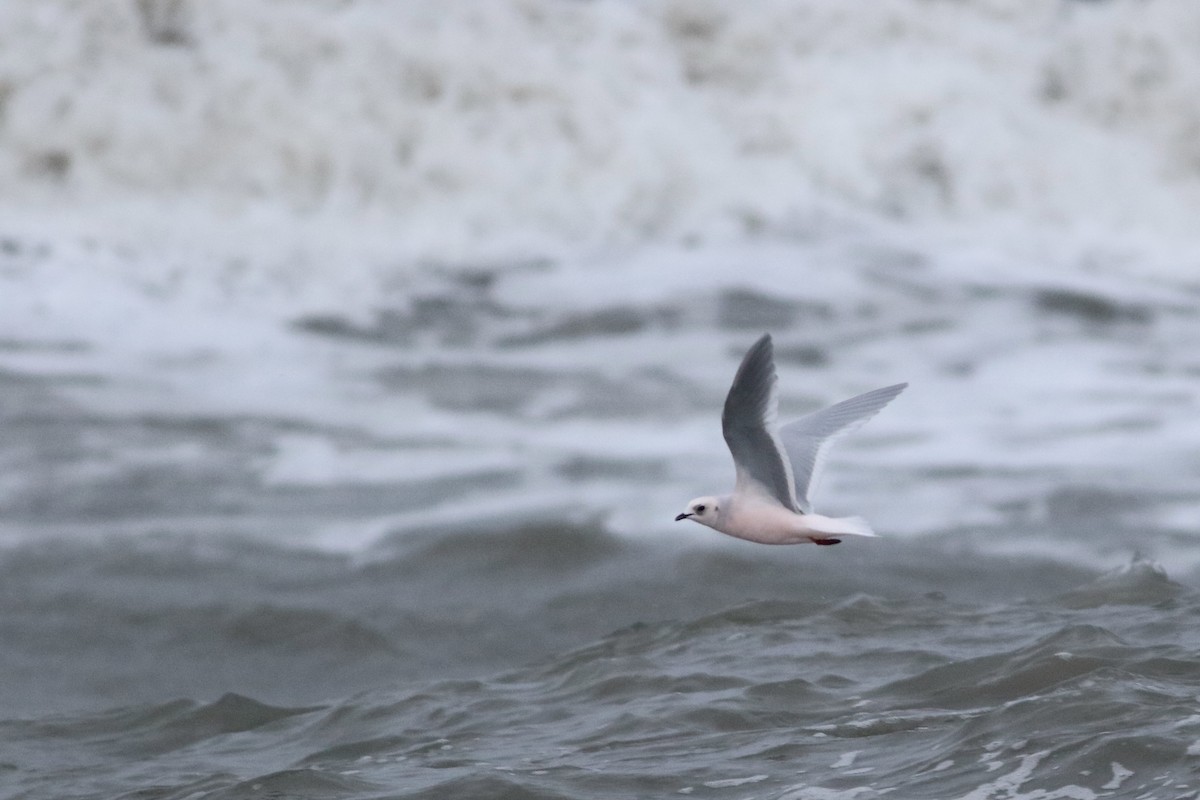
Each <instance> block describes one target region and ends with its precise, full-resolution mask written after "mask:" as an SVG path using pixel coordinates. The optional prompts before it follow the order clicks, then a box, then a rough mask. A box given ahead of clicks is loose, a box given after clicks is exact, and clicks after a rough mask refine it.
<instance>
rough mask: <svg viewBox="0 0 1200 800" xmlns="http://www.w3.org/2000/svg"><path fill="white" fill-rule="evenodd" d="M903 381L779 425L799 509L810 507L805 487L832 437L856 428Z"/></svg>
mask: <svg viewBox="0 0 1200 800" xmlns="http://www.w3.org/2000/svg"><path fill="white" fill-rule="evenodd" d="M906 386H908V384H907V383H897V384H895V385H894V386H885V387H883V388H882V389H875V390H873V391H870V392H866V393H865V394H860V395H858V396H857V397H851V398H850V399H849V400H843V401H842V402H840V403H835V404H834V405H831V406H830V407H829V408H823V409H821V410H820V411H814V412H813V413H811V414H809V415H808V416H805V417H801V418H800V419H798V420H796V421H795V422H789V423H788V424H787V425H784V426H783V427H782V428H780V429H779V437H780V439H782V440H783V446H784V449H785V450H787V456H788V460H790V461H791V466H792V475H793V476H794V480H795V492H796V504H797V506H798V507H799V508H800V510H801V511H803V512H805V513H809V512H811V511H812V503H811V502H810V501H809V499H808V494H809V491H811V489H812V488H814V487H815V486H816V481H817V478H818V477H819V475H820V471H821V466H822V463H823V462H824V460H825V453H826V452H827V451H828V450H829V444H830V442H832V441H833V440H834V439H836V438H838V437H839V436H842V435H844V434H847V433H849V432H850V431H853V430H855V429H857V428H858V427H859V426H861V425H862V424H863V423H865V422H866V421H867V420H869V419H870V418H871V417H873V416H875V415H876V414H878V413H879V411H880V409H882V408H883V407H884V406H886V405H887V404H888V403H890V402H892V400H893V399H895V397H896V395H898V394H900V392H902V391H904V388H905V387H906Z"/></svg>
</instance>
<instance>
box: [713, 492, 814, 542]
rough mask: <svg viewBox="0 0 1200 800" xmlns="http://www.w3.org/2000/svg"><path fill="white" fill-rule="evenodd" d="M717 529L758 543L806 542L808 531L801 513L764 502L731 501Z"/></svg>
mask: <svg viewBox="0 0 1200 800" xmlns="http://www.w3.org/2000/svg"><path fill="white" fill-rule="evenodd" d="M718 530H720V531H721V533H726V534H729V535H730V536H736V537H737V538H738V539H746V540H748V541H751V542H758V543H760V544H796V543H798V542H803V541H807V540H808V537H809V536H810V535H811V534H812V531H811V530H809V528H808V526H807V525H806V524H805V520H804V515H802V514H797V513H796V512H794V511H789V510H788V509H786V508H784V507H783V506H781V505H779V504H778V503H774V502H766V501H750V502H745V501H743V502H739V503H737V504H735V505H734V506H733V508H731V509H729V512H728V514H727V515H726V517H725V518H724V519H722V520H721V525H720V527H719V528H718Z"/></svg>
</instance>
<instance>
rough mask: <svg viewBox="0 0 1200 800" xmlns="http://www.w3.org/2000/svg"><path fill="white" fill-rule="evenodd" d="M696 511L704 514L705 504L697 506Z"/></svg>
mask: <svg viewBox="0 0 1200 800" xmlns="http://www.w3.org/2000/svg"><path fill="white" fill-rule="evenodd" d="M696 513H697V514H703V513H704V506H696Z"/></svg>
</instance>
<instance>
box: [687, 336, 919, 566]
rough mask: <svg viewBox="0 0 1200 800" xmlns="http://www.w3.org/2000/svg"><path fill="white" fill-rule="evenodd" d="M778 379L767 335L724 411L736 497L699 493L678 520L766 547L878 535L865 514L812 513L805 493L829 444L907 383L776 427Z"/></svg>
mask: <svg viewBox="0 0 1200 800" xmlns="http://www.w3.org/2000/svg"><path fill="white" fill-rule="evenodd" d="M775 383H776V377H775V360H774V357H773V347H772V345H771V335H770V334H769V333H768V334H763V336H762V338H761V339H759V340H758V341H757V342H755V343H754V346H753V347H751V348H750V350H749V351H748V352H747V353H746V356H745V357H744V358H743V359H742V365H741V366H740V367H738V371H737V374H736V375H734V377H733V385H732V386H730V387H729V394H728V395H727V396H726V397H725V410H724V412H723V413H722V414H721V431H722V433H724V434H725V443H726V444H727V445H729V452H730V453H732V454H733V464H734V467H735V468H736V469H737V479H736V481H735V483H734V485H733V494H726V495H722V496H720V497H697V498H696V499H695V500H693V501H692V502H690V503H688V507H687V511H685V512H683V513H682V514H680V515H679V516H677V517H675V521H676V522H679V521H680V520H682V519H690V520H692V521H694V522H699V523H700V524H701V525H707V526H708V527H710V528H712V529H714V530H717V531H720V532H721V533H725V534H728V535H730V536H736V537H737V538H739V539H747V540H749V541H751V542H761V543H762V544H801V543H804V542H813V543H814V544H826V545H828V544H838V543H839V542H841V541H842V540H841V537H843V536H874V535H875V532H874V531H872V530H871V527H870V526H869V525H868V524H867V522H866V520H864V519H863V518H862V517H825V516H822V515H820V514H814V513H813V512H812V504H811V503H810V502H809V499H808V493H809V491H810V490H811V488H812V487H813V485H814V484H815V483H816V478H817V474H818V473H819V471H820V469H821V462H822V461H823V460H824V457H825V453H826V451H827V450H828V449H829V444H830V443H831V442H832V441H833V440H834V439H836V438H838V437H839V436H841V435H843V434H846V433H849V432H850V431H852V430H854V429H856V428H858V427H859V426H860V425H862V424H863V423H864V422H866V421H867V420H869V419H870V418H871V417H873V416H875V415H876V414H878V413H879V411H880V409H882V408H883V407H884V406H886V405H887V404H888V403H890V402H891V401H892V400H893V399H894V398H895V397H896V395H898V394H900V392H902V391H904V388H905V387H906V386H908V384H907V383H897V384H896V385H894V386H885V387H884V388H882V389H875V390H874V391H870V392H867V393H866V394H860V395H858V396H857V397H851V398H850V399H849V400H843V401H842V402H840V403H836V404H834V405H832V406H830V407H829V408H823V409H821V410H820V411H814V412H813V413H811V414H809V415H808V416H805V417H801V418H800V419H798V420H796V421H795V422H791V423H788V424H787V425H784V426H783V427H781V428H778V429H776V427H775V409H776V404H777V400H776V391H775Z"/></svg>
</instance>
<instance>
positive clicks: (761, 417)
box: [721, 334, 796, 511]
mask: <svg viewBox="0 0 1200 800" xmlns="http://www.w3.org/2000/svg"><path fill="white" fill-rule="evenodd" d="M772 353H773V348H772V346H771V336H770V334H763V337H762V338H761V339H759V340H758V341H757V342H755V343H754V346H753V347H751V348H750V350H749V351H748V352H747V353H746V355H745V357H744V358H743V359H742V364H741V366H740V367H738V371H737V374H736V375H735V376H734V377H733V385H732V386H730V387H729V394H728V395H727V396H726V397H725V410H724V412H723V413H722V414H721V432H722V433H724V434H725V443H726V444H727V445H729V452H730V453H732V454H733V465H734V467H736V468H737V483H736V485H735V486H734V490H733V491H734V494H744V493H747V492H749V493H754V494H758V495H765V496H766V497H770V498H772V499H774V500H775V501H777V502H778V503H779V504H780V505H782V506H783V507H784V508H787V509H789V510H791V511H795V510H796V498H795V495H793V494H792V468H791V465H790V464H789V463H788V459H787V457H786V456H785V455H784V452H783V447H782V446H781V445H780V443H779V439H778V437H777V436H776V434H775V431H774V424H775V403H776V401H775V381H776V378H775V362H774V359H773V356H772Z"/></svg>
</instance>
